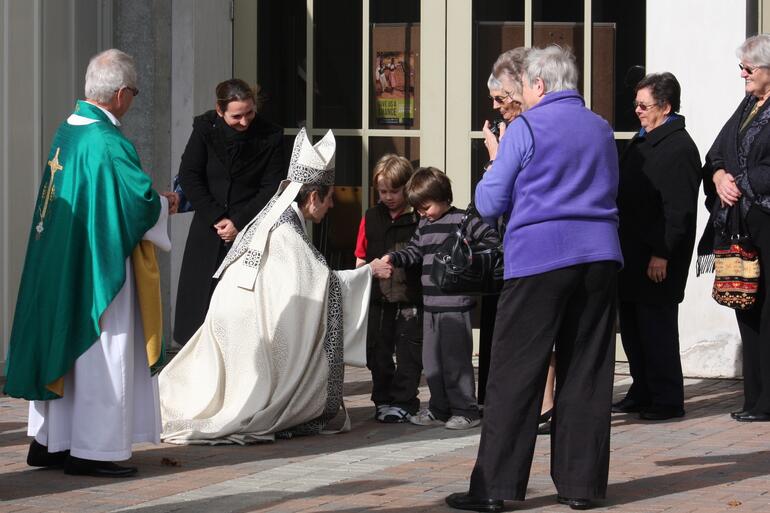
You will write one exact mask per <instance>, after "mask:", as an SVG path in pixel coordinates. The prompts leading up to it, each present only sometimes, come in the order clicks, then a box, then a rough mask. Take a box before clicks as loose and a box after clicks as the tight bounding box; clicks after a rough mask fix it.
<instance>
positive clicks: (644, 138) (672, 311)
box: [612, 73, 701, 420]
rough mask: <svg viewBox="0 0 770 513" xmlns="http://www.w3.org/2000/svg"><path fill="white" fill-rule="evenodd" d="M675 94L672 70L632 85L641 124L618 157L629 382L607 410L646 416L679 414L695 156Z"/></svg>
mask: <svg viewBox="0 0 770 513" xmlns="http://www.w3.org/2000/svg"><path fill="white" fill-rule="evenodd" d="M680 94H681V88H680V86H679V82H678V81H677V79H676V77H674V75H672V74H671V73H653V74H650V75H647V76H645V77H644V78H643V79H642V80H641V81H640V82H639V83H638V84H637V86H636V100H635V101H634V112H635V113H636V116H637V117H638V118H639V122H640V123H641V129H640V130H639V132H638V133H637V134H636V135H635V136H634V138H633V139H631V141H630V143H629V145H628V147H627V149H626V150H625V151H624V152H623V155H622V156H621V159H620V185H619V188H618V210H619V216H620V228H619V234H620V245H621V249H622V251H623V259H624V260H625V265H624V267H623V270H622V271H621V272H620V275H619V277H618V292H619V294H618V296H619V300H620V303H619V315H620V334H621V337H622V340H623V349H625V352H626V356H628V364H629V367H630V369H631V377H632V379H633V384H632V385H631V387H630V388H629V390H628V393H627V394H626V396H625V398H624V399H623V400H621V401H619V402H617V403H615V404H613V405H612V411H613V412H615V413H638V414H639V417H640V418H642V419H645V420H665V419H671V418H675V417H681V416H683V415H684V380H683V377H682V364H681V360H680V357H679V321H678V318H679V303H681V302H682V300H683V299H684V288H685V284H686V283H687V274H688V269H689V267H690V262H691V261H692V254H693V248H694V246H695V221H696V215H697V210H698V187H699V185H700V177H701V162H700V156H699V154H698V148H697V147H696V146H695V143H694V142H693V140H692V138H691V137H690V135H689V134H688V133H687V130H686V129H685V120H684V117H683V116H681V115H680V114H678V112H679V103H680V102H679V97H680Z"/></svg>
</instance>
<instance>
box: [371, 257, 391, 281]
mask: <svg viewBox="0 0 770 513" xmlns="http://www.w3.org/2000/svg"><path fill="white" fill-rule="evenodd" d="M369 265H371V266H372V274H374V276H375V278H379V279H381V280H383V279H387V278H390V276H391V274H393V266H392V265H390V263H388V262H385V261H384V259H382V260H380V259H379V258H375V259H374V260H372V261H371V262H370V263H369Z"/></svg>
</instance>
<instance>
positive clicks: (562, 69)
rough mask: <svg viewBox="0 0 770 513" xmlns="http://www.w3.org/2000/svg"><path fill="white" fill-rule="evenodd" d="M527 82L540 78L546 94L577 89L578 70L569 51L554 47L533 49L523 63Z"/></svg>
mask: <svg viewBox="0 0 770 513" xmlns="http://www.w3.org/2000/svg"><path fill="white" fill-rule="evenodd" d="M524 68H525V72H526V74H527V82H529V84H530V85H532V81H533V80H534V79H536V78H540V79H541V80H542V81H543V87H544V88H545V92H546V93H551V92H556V91H566V90H569V89H577V80H578V69H577V64H575V56H574V55H573V54H572V52H571V51H570V50H569V49H564V48H561V47H559V46H556V45H551V46H548V47H546V48H533V49H532V50H530V52H529V53H528V54H527V58H526V60H525V62H524Z"/></svg>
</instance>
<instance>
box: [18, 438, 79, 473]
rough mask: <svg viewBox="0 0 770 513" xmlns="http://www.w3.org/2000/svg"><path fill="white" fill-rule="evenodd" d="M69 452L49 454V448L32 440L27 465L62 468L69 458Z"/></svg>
mask: <svg viewBox="0 0 770 513" xmlns="http://www.w3.org/2000/svg"><path fill="white" fill-rule="evenodd" d="M69 454H70V452H69V451H59V452H48V447H46V446H45V445H43V444H41V443H39V442H38V441H37V440H35V439H32V443H31V444H29V452H28V453H27V465H29V466H30V467H60V466H62V465H64V462H65V461H66V460H67V456H69Z"/></svg>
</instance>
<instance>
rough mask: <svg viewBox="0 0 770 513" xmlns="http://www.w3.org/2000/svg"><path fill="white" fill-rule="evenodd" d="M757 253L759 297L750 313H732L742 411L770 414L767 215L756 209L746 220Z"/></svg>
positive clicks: (769, 236) (769, 231)
mask: <svg viewBox="0 0 770 513" xmlns="http://www.w3.org/2000/svg"><path fill="white" fill-rule="evenodd" d="M746 225H747V227H748V229H749V234H750V235H751V239H752V240H753V242H754V244H755V246H756V247H757V250H758V252H759V262H760V263H759V265H760V270H759V272H760V279H761V280H762V282H761V283H760V286H759V297H758V301H757V303H756V304H755V305H754V306H753V307H752V309H751V310H746V311H739V310H736V312H735V316H736V318H737V319H738V329H739V330H740V333H741V342H742V344H743V409H744V410H746V411H751V412H753V413H768V414H770V300H768V293H769V292H770V214H767V213H765V212H763V211H761V210H759V208H757V207H753V208H752V209H751V210H750V211H749V215H748V217H747V219H746Z"/></svg>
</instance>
